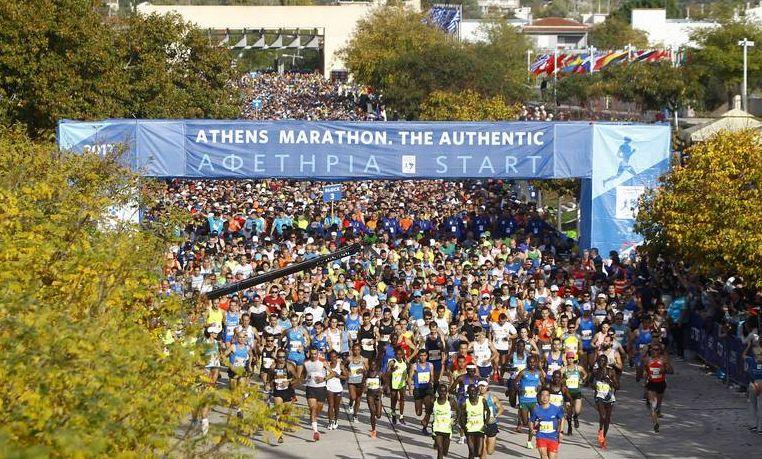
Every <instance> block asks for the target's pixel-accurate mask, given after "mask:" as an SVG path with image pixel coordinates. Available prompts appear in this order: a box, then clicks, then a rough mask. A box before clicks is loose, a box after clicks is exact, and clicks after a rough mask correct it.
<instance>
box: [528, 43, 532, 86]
mask: <svg viewBox="0 0 762 459" xmlns="http://www.w3.org/2000/svg"><path fill="white" fill-rule="evenodd" d="M531 56H532V50H531V49H528V50H527V84H531V83H532V70H531V69H532V61H531Z"/></svg>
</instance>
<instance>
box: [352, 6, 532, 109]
mask: <svg viewBox="0 0 762 459" xmlns="http://www.w3.org/2000/svg"><path fill="white" fill-rule="evenodd" d="M488 27H489V29H488V30H487V33H488V36H489V42H488V43H483V44H469V43H459V42H458V41H457V40H455V39H454V38H453V37H452V36H449V35H447V34H445V33H444V32H443V31H441V30H440V29H438V28H435V27H431V26H430V25H428V24H427V23H426V20H425V17H424V16H423V15H422V14H419V13H415V12H413V11H410V10H407V9H405V8H401V7H384V8H379V9H377V10H376V11H374V12H373V13H372V14H371V15H370V16H369V17H368V18H366V19H364V20H362V21H360V22H359V23H358V25H357V28H356V29H355V33H354V35H353V37H352V39H351V40H350V42H349V43H348V45H347V47H346V48H345V49H343V50H342V55H343V58H344V61H345V62H346V64H347V68H348V69H349V70H350V71H351V72H352V74H353V75H354V76H355V78H356V80H357V81H360V82H362V83H364V84H368V85H370V86H372V87H374V88H375V89H378V90H379V91H381V92H382V93H383V94H384V99H385V100H386V101H387V104H388V107H389V108H390V109H391V111H392V112H394V113H396V114H397V115H399V116H401V117H403V118H407V119H413V118H416V117H417V116H418V114H419V111H420V108H421V103H422V102H423V101H424V100H425V99H426V97H427V96H428V95H429V94H431V93H432V92H434V91H445V92H460V91H463V90H466V89H472V90H474V91H476V92H477V93H479V94H480V95H482V96H484V97H492V96H497V95H501V96H503V97H504V98H505V99H506V100H507V101H508V102H509V103H510V102H515V101H517V100H520V99H522V98H523V96H524V93H525V87H524V83H523V80H524V78H526V69H525V67H524V64H523V62H524V60H525V59H526V57H525V52H526V49H528V44H527V41H526V39H525V38H524V37H522V36H520V35H519V34H518V33H517V32H516V31H514V30H513V29H512V28H510V26H508V25H489V26H488Z"/></svg>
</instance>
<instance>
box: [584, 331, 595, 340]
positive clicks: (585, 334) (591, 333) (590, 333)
mask: <svg viewBox="0 0 762 459" xmlns="http://www.w3.org/2000/svg"><path fill="white" fill-rule="evenodd" d="M592 336H593V331H592V330H582V338H584V339H589V338H591V337H592Z"/></svg>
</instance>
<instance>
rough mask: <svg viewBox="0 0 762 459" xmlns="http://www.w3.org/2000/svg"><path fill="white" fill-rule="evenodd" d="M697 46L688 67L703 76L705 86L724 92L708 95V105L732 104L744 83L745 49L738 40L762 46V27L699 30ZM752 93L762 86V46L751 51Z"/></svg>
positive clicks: (736, 24)
mask: <svg viewBox="0 0 762 459" xmlns="http://www.w3.org/2000/svg"><path fill="white" fill-rule="evenodd" d="M691 38H692V39H693V40H694V41H695V42H696V47H695V48H693V49H691V50H689V54H688V66H689V67H690V68H691V69H692V70H694V71H696V72H697V73H698V74H700V75H701V76H702V80H703V84H704V86H705V87H709V88H711V87H715V88H719V89H720V93H719V94H717V93H713V92H711V91H707V92H705V97H704V101H705V105H706V106H707V107H708V108H712V107H714V106H716V105H717V104H719V103H724V102H730V101H731V100H732V99H733V96H735V95H736V94H740V85H741V82H742V81H743V48H742V47H741V46H738V41H739V40H741V39H743V38H747V39H749V40H751V41H754V42H756V43H762V28H761V27H759V26H758V25H756V24H753V23H747V22H739V21H731V22H726V23H722V24H721V25H720V26H719V27H716V28H711V29H704V30H700V31H697V32H696V33H695V34H694V35H693V36H692V37H691ZM748 79H749V83H748V84H749V86H748V92H749V94H751V93H752V92H753V91H754V90H755V89H758V88H760V87H762V46H759V45H757V46H755V47H752V48H749V49H748Z"/></svg>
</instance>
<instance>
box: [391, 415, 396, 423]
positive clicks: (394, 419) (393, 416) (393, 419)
mask: <svg viewBox="0 0 762 459" xmlns="http://www.w3.org/2000/svg"><path fill="white" fill-rule="evenodd" d="M396 424H397V415H396V414H393V415H392V425H396Z"/></svg>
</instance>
